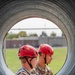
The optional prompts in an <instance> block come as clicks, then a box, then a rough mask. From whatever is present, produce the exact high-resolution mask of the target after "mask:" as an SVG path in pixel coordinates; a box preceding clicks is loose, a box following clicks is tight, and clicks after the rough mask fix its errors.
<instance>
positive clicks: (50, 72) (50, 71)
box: [47, 67, 53, 75]
mask: <svg viewBox="0 0 75 75" xmlns="http://www.w3.org/2000/svg"><path fill="white" fill-rule="evenodd" d="M47 72H48V73H49V75H53V72H52V70H51V69H50V68H49V67H48V71H47Z"/></svg>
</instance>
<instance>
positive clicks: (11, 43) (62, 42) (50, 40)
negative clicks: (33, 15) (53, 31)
mask: <svg viewBox="0 0 75 75" xmlns="http://www.w3.org/2000/svg"><path fill="white" fill-rule="evenodd" d="M42 43H47V44H49V45H51V46H52V47H66V46H67V43H66V39H65V37H24V38H19V39H18V40H6V48H19V47H21V46H22V45H26V44H29V45H32V46H34V47H38V46H39V45H40V44H42Z"/></svg>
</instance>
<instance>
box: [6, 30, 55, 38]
mask: <svg viewBox="0 0 75 75" xmlns="http://www.w3.org/2000/svg"><path fill="white" fill-rule="evenodd" d="M34 36H36V37H38V35H37V34H36V33H31V34H30V35H27V33H26V31H20V32H19V33H17V34H16V33H12V32H10V33H7V36H6V39H17V38H19V37H34ZM44 36H47V34H46V32H44V31H42V33H41V35H40V37H44ZM50 36H51V37H56V33H55V32H52V33H51V34H50Z"/></svg>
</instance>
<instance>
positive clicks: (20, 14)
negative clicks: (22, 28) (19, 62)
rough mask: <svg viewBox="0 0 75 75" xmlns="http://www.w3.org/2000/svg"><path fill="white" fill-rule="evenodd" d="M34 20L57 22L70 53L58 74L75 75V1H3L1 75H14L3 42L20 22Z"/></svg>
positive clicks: (0, 8) (0, 6)
mask: <svg viewBox="0 0 75 75" xmlns="http://www.w3.org/2000/svg"><path fill="white" fill-rule="evenodd" d="M32 17H39V18H45V19H48V20H50V21H52V22H53V23H55V24H56V25H57V26H58V27H59V28H60V29H61V30H62V31H63V33H64V35H65V37H66V40H67V47H68V52H67V56H66V60H65V63H64V65H63V67H62V69H61V70H60V71H59V72H58V73H57V74H56V75H75V1H74V0H0V75H14V73H13V72H12V71H11V70H10V69H9V68H8V67H7V66H6V63H5V61H4V56H3V55H4V53H3V42H4V38H5V36H6V34H7V32H8V31H9V30H10V28H11V27H12V26H13V25H14V24H16V23H17V22H19V21H21V20H23V19H26V18H32Z"/></svg>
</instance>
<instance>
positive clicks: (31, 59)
mask: <svg viewBox="0 0 75 75" xmlns="http://www.w3.org/2000/svg"><path fill="white" fill-rule="evenodd" d="M25 59H26V61H27V63H28V64H29V66H30V68H31V69H33V66H32V64H31V63H30V62H29V61H28V58H27V57H25ZM32 59H33V58H32ZM32 59H31V60H32ZM31 60H30V61H31Z"/></svg>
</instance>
